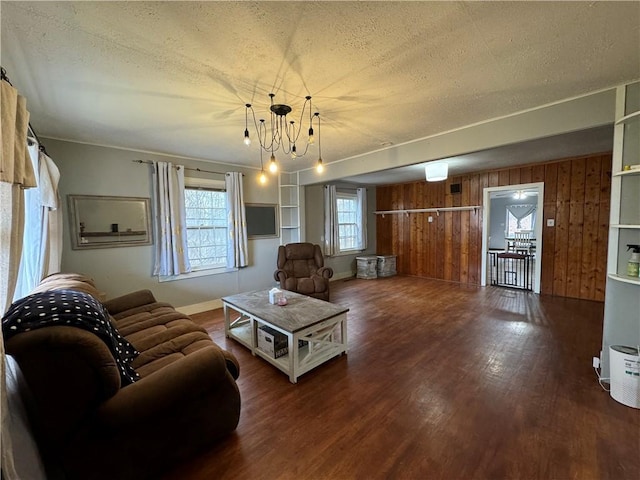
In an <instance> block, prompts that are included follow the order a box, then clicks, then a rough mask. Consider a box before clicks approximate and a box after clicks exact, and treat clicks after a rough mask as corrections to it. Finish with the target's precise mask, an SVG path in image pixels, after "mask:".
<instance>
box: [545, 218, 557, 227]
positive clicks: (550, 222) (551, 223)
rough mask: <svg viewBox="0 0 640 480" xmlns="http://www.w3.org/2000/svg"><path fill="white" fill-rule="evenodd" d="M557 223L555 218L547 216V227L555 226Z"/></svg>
mask: <svg viewBox="0 0 640 480" xmlns="http://www.w3.org/2000/svg"><path fill="white" fill-rule="evenodd" d="M555 225H556V219H555V218H547V227H554V226H555Z"/></svg>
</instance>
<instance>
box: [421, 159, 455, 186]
mask: <svg viewBox="0 0 640 480" xmlns="http://www.w3.org/2000/svg"><path fill="white" fill-rule="evenodd" d="M424 174H425V176H426V177H427V182H440V181H442V180H446V179H447V175H448V174H449V165H448V164H447V163H445V162H436V163H427V164H426V165H425V166H424Z"/></svg>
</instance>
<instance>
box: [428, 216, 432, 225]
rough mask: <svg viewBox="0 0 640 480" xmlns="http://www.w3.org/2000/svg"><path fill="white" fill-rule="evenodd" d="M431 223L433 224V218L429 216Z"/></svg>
mask: <svg viewBox="0 0 640 480" xmlns="http://www.w3.org/2000/svg"><path fill="white" fill-rule="evenodd" d="M428 220H429V223H433V217H432V216H431V215H429V219H428Z"/></svg>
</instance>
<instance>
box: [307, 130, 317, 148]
mask: <svg viewBox="0 0 640 480" xmlns="http://www.w3.org/2000/svg"><path fill="white" fill-rule="evenodd" d="M315 142H316V139H315V138H313V127H309V145H313V144H314V143H315Z"/></svg>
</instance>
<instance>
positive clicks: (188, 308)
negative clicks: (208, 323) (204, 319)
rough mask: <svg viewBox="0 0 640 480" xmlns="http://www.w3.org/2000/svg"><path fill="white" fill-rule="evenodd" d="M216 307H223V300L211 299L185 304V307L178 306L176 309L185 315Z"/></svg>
mask: <svg viewBox="0 0 640 480" xmlns="http://www.w3.org/2000/svg"><path fill="white" fill-rule="evenodd" d="M216 308H222V300H221V299H219V298H218V299H216V300H209V301H207V302H202V303H195V304H193V305H185V306H183V307H177V308H176V310H177V311H179V312H180V313H184V314H185V315H193V314H196V313H201V312H206V311H208V310H215V309H216Z"/></svg>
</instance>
